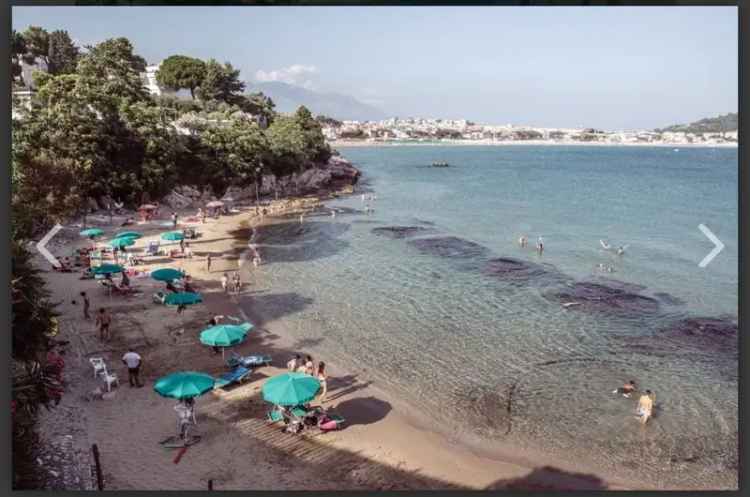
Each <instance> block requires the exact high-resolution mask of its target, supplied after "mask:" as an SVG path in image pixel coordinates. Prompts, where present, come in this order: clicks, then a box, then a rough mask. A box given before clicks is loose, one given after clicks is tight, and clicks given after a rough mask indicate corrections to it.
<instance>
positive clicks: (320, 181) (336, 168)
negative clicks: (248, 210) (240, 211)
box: [222, 156, 361, 202]
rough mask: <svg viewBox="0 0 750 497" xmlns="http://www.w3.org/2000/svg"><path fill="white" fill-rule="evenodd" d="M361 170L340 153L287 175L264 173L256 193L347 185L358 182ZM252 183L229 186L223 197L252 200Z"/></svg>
mask: <svg viewBox="0 0 750 497" xmlns="http://www.w3.org/2000/svg"><path fill="white" fill-rule="evenodd" d="M360 174H361V173H360V171H359V170H358V169H357V168H355V167H354V166H353V165H352V163H351V162H349V161H348V160H346V159H344V158H342V157H340V156H332V157H331V158H330V159H329V161H328V162H327V163H326V164H324V165H319V166H314V167H311V168H309V169H306V170H305V171H303V172H302V173H299V174H297V173H293V174H289V175H287V176H279V177H277V176H274V175H272V174H266V175H264V176H263V177H262V178H261V181H260V183H259V185H258V191H257V194H258V196H260V197H275V196H276V194H278V195H280V196H287V195H305V194H310V193H319V192H321V191H323V190H334V189H335V190H340V189H346V187H347V186H351V185H354V184H356V183H357V180H358V179H359V176H360ZM255 196H256V190H255V185H250V186H246V187H244V188H240V187H236V186H232V187H229V189H227V191H226V193H225V194H224V196H223V197H222V198H224V199H226V198H231V199H232V200H233V201H235V202H242V201H252V200H255Z"/></svg>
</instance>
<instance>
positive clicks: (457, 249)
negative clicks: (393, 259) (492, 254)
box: [409, 236, 489, 259]
mask: <svg viewBox="0 0 750 497" xmlns="http://www.w3.org/2000/svg"><path fill="white" fill-rule="evenodd" d="M409 243H411V244H412V245H414V246H415V247H416V248H417V250H419V251H420V252H423V253H425V254H430V255H436V256H438V257H449V258H461V259H468V258H471V257H482V256H485V255H487V253H488V252H489V251H488V250H487V248H485V247H483V246H481V245H479V244H478V243H474V242H470V241H469V240H464V239H463V238H458V237H455V236H443V237H436V238H417V239H415V240H410V241H409Z"/></svg>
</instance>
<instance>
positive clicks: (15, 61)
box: [10, 29, 27, 84]
mask: <svg viewBox="0 0 750 497" xmlns="http://www.w3.org/2000/svg"><path fill="white" fill-rule="evenodd" d="M26 51H27V48H26V40H25V39H24V37H23V35H22V34H21V33H19V32H18V31H16V30H15V29H14V30H13V32H12V34H11V37H10V62H11V64H10V68H11V69H10V73H11V77H12V78H13V81H14V82H18V83H21V84H22V83H23V77H22V73H23V67H22V66H21V61H22V60H23V57H24V55H25V54H26Z"/></svg>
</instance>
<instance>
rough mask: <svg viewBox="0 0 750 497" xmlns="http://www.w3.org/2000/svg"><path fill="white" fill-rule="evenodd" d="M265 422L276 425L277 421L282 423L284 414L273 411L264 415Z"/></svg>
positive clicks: (276, 410)
mask: <svg viewBox="0 0 750 497" xmlns="http://www.w3.org/2000/svg"><path fill="white" fill-rule="evenodd" d="M266 420H267V421H268V422H269V423H278V422H279V421H284V414H283V413H282V412H281V411H279V410H278V409H273V410H270V411H268V414H266Z"/></svg>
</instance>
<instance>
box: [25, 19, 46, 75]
mask: <svg viewBox="0 0 750 497" xmlns="http://www.w3.org/2000/svg"><path fill="white" fill-rule="evenodd" d="M23 39H24V41H25V42H26V53H25V54H24V57H23V59H24V62H26V63H27V64H36V62H37V60H41V61H42V62H44V64H45V65H47V66H49V33H48V32H47V31H46V30H45V29H43V28H40V27H39V26H29V27H28V28H27V29H26V31H24V32H23Z"/></svg>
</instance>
